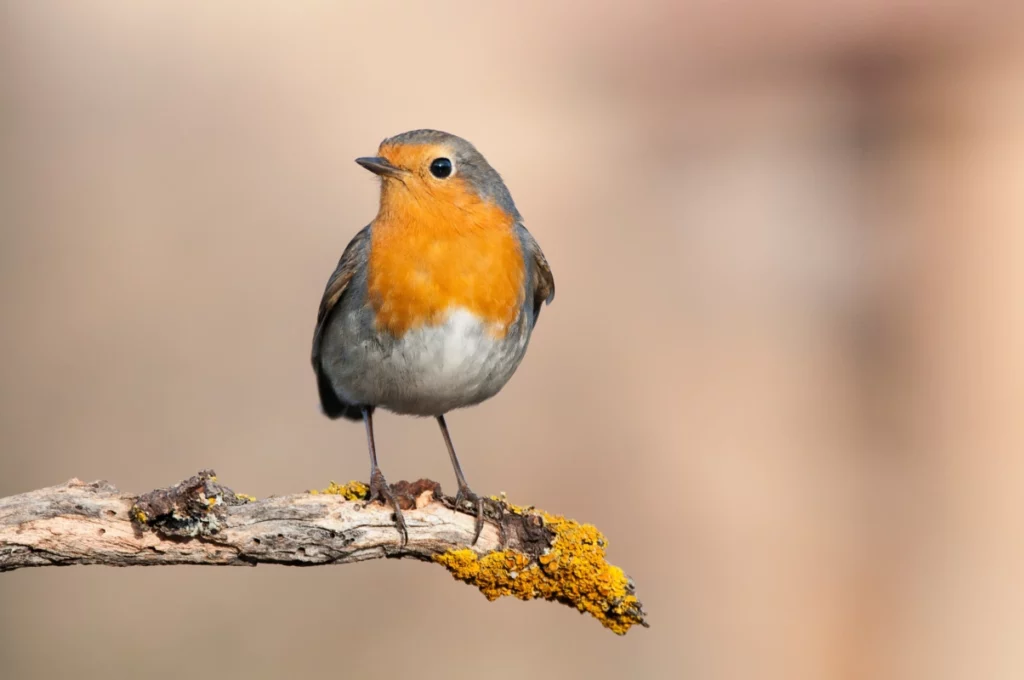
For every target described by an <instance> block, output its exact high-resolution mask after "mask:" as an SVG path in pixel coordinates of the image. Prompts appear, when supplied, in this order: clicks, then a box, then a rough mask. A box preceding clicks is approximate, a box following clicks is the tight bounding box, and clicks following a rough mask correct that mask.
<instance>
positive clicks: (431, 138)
mask: <svg viewBox="0 0 1024 680" xmlns="http://www.w3.org/2000/svg"><path fill="white" fill-rule="evenodd" d="M393 144H395V145H406V144H436V145H438V146H446V147H448V149H450V150H451V152H452V155H453V156H454V158H452V160H453V161H454V162H455V172H456V174H457V175H458V176H460V177H462V178H463V179H464V180H466V182H467V183H468V184H469V185H470V186H471V187H473V190H474V191H476V193H477V194H478V195H479V196H480V197H481V198H483V199H485V200H488V201H492V202H493V203H495V204H497V205H498V206H499V207H500V208H501V209H502V210H504V211H505V212H507V213H508V214H509V215H512V217H513V218H514V219H515V220H516V221H517V222H521V221H522V216H521V215H520V214H519V211H518V210H517V209H516V204H515V202H514V201H513V200H512V194H510V193H509V191H508V188H507V187H506V186H505V182H503V181H502V179H501V175H499V174H498V171H497V170H495V169H494V168H492V167H491V165H490V163H488V162H487V159H486V158H484V157H483V154H481V153H480V152H479V151H477V150H476V147H475V146H473V145H472V144H471V143H469V142H468V141H466V140H465V139H463V138H462V137H458V136H456V135H453V134H450V133H448V132H442V131H440V130H411V131H409V132H403V133H402V134H400V135H395V136H394V137H388V138H387V139H385V140H384V141H383V142H381V146H390V145H393Z"/></svg>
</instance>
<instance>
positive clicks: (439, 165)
mask: <svg viewBox="0 0 1024 680" xmlns="http://www.w3.org/2000/svg"><path fill="white" fill-rule="evenodd" d="M430 174H431V175H433V176H434V177H436V178H438V179H444V178H445V177H448V176H449V175H451V174H452V162H451V161H450V160H448V159H447V158H435V159H434V160H433V162H431V164H430Z"/></svg>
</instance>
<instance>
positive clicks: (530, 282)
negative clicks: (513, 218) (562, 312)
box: [516, 224, 555, 326]
mask: <svg viewBox="0 0 1024 680" xmlns="http://www.w3.org/2000/svg"><path fill="white" fill-rule="evenodd" d="M516 226H517V227H518V229H519V240H520V243H522V245H523V256H524V257H525V258H526V274H527V281H526V292H527V295H529V296H532V297H530V298H529V300H528V301H529V302H531V303H532V305H533V324H534V325H535V326H536V325H537V318H538V317H539V316H540V308H541V305H543V304H545V303H547V304H551V301H552V300H554V299H555V277H554V276H553V275H552V274H551V267H550V266H549V265H548V260H547V258H546V257H544V251H542V250H541V249H540V244H538V243H537V241H536V239H534V238H533V234H531V233H530V232H529V231H528V230H527V229H526V227H525V226H523V225H522V224H518V225H516Z"/></svg>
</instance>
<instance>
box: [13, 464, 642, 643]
mask: <svg viewBox="0 0 1024 680" xmlns="http://www.w3.org/2000/svg"><path fill="white" fill-rule="evenodd" d="M393 490H394V492H395V494H396V496H397V497H398V498H399V501H400V505H401V506H402V508H403V510H404V511H405V513H404V514H405V517H406V522H407V523H408V528H409V540H408V543H407V544H405V545H402V543H401V536H400V534H399V532H398V531H397V530H396V528H395V524H394V519H393V517H392V513H391V511H390V510H389V509H388V508H386V507H384V506H382V505H379V504H377V503H370V504H366V503H363V502H360V501H363V500H365V498H366V493H367V489H366V486H365V485H364V484H361V483H359V482H351V483H349V484H347V485H344V486H340V485H337V484H333V483H332V485H331V487H330V488H329V489H326V490H325V491H323V492H310V493H306V494H296V495H292V496H277V497H270V498H266V499H263V500H259V501H257V500H256V499H254V498H252V497H249V496H244V495H239V494H236V493H235V492H234V491H232V490H231V489H229V488H227V487H225V486H223V485H221V484H219V483H218V482H217V478H216V476H215V475H214V473H213V472H212V471H203V472H200V473H199V474H198V475H196V476H194V477H191V478H190V479H187V480H185V481H183V482H181V483H179V484H177V485H175V486H173V487H169V488H166V489H158V490H156V491H151V492H149V493H147V494H143V495H142V496H134V495H131V494H127V493H123V492H121V491H118V490H117V489H116V488H114V487H113V486H111V485H110V484H108V483H107V482H92V483H85V482H82V481H80V480H77V479H72V480H71V481H69V482H67V483H66V484H63V485H60V486H51V487H48V488H45V489H39V490H37V491H31V492H29V493H25V494H21V495H17V496H10V497H8V498H0V572H4V571H11V570H14V569H20V568H24V567H43V566H68V565H80V564H101V565H108V566H116V567H129V566H157V565H172V564H202V565H236V566H256V565H257V564H261V563H263V564H284V565H292V566H315V565H321V564H346V563H349V562H360V561H364V560H372V559H377V558H382V557H395V558H414V559H418V560H423V561H430V562H436V563H439V564H442V565H444V566H445V567H447V568H448V570H449V571H450V572H451V573H452V574H453V576H455V578H457V579H459V580H462V581H465V582H467V583H470V584H472V585H474V586H476V587H478V588H479V589H480V590H481V591H482V592H483V593H484V595H485V596H486V597H487V598H488V599H492V600H493V599H497V598H498V597H501V596H503V595H513V596H515V597H518V598H520V599H524V600H529V599H534V598H542V599H548V600H555V601H559V602H563V603H565V604H568V605H570V606H572V607H574V608H576V609H578V610H579V611H581V612H586V613H589V614H591V615H593V616H594V617H595V618H597V619H598V620H599V621H600V622H601V623H602V624H603V625H604V626H605V627H607V628H609V629H611V630H612V631H614V632H616V633H619V634H624V633H625V632H626V631H627V630H628V629H629V628H630V627H631V626H632V625H635V624H641V625H644V626H646V625H647V624H646V622H645V620H644V618H645V615H644V612H643V608H642V607H641V605H640V602H639V601H637V599H636V596H635V595H634V594H633V584H632V582H631V581H630V580H629V579H628V577H626V576H625V574H624V573H623V572H622V570H621V569H619V568H618V567H614V566H612V565H609V564H608V563H607V562H606V561H605V559H604V548H605V540H604V537H603V536H602V535H601V534H600V532H598V531H597V530H596V529H595V528H594V527H592V526H590V525H581V524H578V523H576V522H574V521H572V520H567V519H565V518H563V517H559V516H556V515H550V514H548V513H545V512H543V511H537V510H533V509H532V508H520V507H517V506H513V505H510V504H508V503H506V502H504V501H501V502H500V505H498V506H497V509H498V510H500V512H496V511H495V510H494V509H489V512H488V520H489V521H488V522H487V523H486V524H485V526H484V529H483V532H482V533H481V535H480V539H479V540H478V541H477V543H476V545H471V542H472V540H473V534H474V528H475V517H474V516H472V515H470V514H467V513H465V512H462V511H461V510H456V509H455V502H454V499H452V498H450V497H447V496H444V495H443V494H442V492H441V487H440V485H438V484H437V483H436V482H432V481H429V480H419V481H418V482H413V483H408V482H399V483H398V484H395V485H393Z"/></svg>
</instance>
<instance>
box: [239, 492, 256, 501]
mask: <svg viewBox="0 0 1024 680" xmlns="http://www.w3.org/2000/svg"><path fill="white" fill-rule="evenodd" d="M235 498H237V499H238V500H240V501H245V502H246V503H255V502H256V496H250V495H249V494H247V493H236V494H235Z"/></svg>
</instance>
